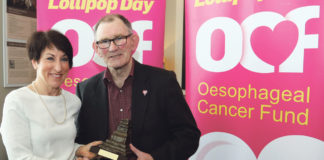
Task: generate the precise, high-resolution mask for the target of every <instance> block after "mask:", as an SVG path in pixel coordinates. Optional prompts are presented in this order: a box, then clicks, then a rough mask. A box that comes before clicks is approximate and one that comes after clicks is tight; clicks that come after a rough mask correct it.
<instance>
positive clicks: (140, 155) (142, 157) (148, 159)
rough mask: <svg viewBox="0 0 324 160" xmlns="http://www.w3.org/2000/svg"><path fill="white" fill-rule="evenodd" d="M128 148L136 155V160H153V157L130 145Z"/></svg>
mask: <svg viewBox="0 0 324 160" xmlns="http://www.w3.org/2000/svg"><path fill="white" fill-rule="evenodd" d="M129 146H130V149H131V150H132V151H133V152H134V153H135V154H136V156H137V160H153V157H152V156H151V155H150V154H148V153H145V152H142V151H140V150H138V149H137V148H136V147H135V146H133V145H132V144H130V145H129Z"/></svg>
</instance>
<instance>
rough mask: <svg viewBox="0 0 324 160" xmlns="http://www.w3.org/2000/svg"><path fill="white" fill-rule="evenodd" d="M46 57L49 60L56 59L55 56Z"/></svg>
mask: <svg viewBox="0 0 324 160" xmlns="http://www.w3.org/2000/svg"><path fill="white" fill-rule="evenodd" d="M46 59H47V60H50V61H52V60H54V58H53V57H47V58H46Z"/></svg>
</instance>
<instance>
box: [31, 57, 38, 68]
mask: <svg viewBox="0 0 324 160" xmlns="http://www.w3.org/2000/svg"><path fill="white" fill-rule="evenodd" d="M31 63H32V65H33V68H34V69H35V70H37V68H38V63H37V61H36V60H34V59H32V60H31Z"/></svg>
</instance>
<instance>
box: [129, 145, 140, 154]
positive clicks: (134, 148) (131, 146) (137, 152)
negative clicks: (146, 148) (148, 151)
mask: <svg viewBox="0 0 324 160" xmlns="http://www.w3.org/2000/svg"><path fill="white" fill-rule="evenodd" d="M129 146H130V149H131V150H132V151H133V152H134V153H135V154H136V155H137V156H138V155H139V153H140V150H138V149H137V148H136V147H135V146H133V145H132V144H129Z"/></svg>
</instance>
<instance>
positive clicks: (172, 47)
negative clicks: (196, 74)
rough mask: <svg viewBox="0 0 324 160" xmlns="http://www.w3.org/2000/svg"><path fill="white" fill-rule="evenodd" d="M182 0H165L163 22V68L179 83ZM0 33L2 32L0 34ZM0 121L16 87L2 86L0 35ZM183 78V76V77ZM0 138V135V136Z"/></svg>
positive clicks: (1, 158)
mask: <svg viewBox="0 0 324 160" xmlns="http://www.w3.org/2000/svg"><path fill="white" fill-rule="evenodd" d="M183 3H184V0H166V18H165V20H166V22H165V42H164V50H165V68H166V69H168V70H174V71H175V72H176V74H177V79H178V81H179V83H180V84H181V78H182V77H181V75H182V74H181V72H182V46H183V43H182V41H183V38H182V36H183V8H184V6H183V5H184V4H183ZM3 7H4V6H3V4H2V1H1V2H0V13H1V15H2V12H3ZM2 21H3V17H2V16H0V23H1V25H0V31H1V33H2V30H3V25H4V24H3V22H2ZM1 35H2V34H1ZM0 51H1V55H0V64H1V65H0V122H1V120H2V106H3V102H4V98H5V96H6V95H7V94H8V93H9V92H10V91H12V90H13V89H16V88H12V87H11V88H4V87H3V54H2V51H3V37H2V36H0ZM183 78H184V77H183ZM0 138H1V137H0ZM7 159H8V158H7V156H6V152H5V148H4V146H3V144H2V140H0V160H7Z"/></svg>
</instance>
